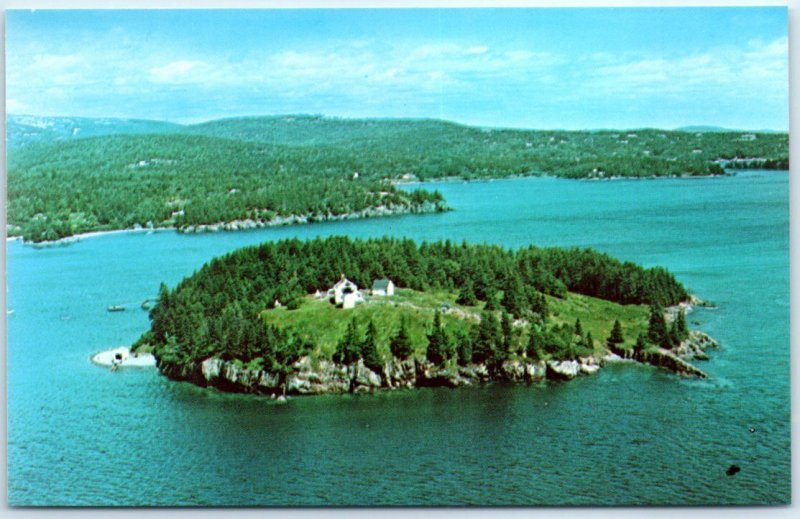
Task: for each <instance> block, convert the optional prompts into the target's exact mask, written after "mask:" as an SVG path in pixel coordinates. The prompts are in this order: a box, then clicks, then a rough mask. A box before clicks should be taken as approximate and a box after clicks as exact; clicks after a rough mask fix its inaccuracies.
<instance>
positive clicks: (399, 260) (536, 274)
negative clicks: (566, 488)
mask: <svg viewBox="0 0 800 519" xmlns="http://www.w3.org/2000/svg"><path fill="white" fill-rule="evenodd" d="M554 254H555V253H554V252H553V250H552V249H538V248H535V247H528V248H525V249H521V250H519V251H509V250H506V249H503V248H501V247H496V246H489V245H468V244H462V245H460V246H453V245H452V244H449V243H448V242H439V243H426V244H423V245H417V244H416V243H414V242H413V241H411V240H400V239H393V238H381V239H372V240H351V239H349V238H345V237H330V238H326V239H321V238H317V239H314V240H309V241H301V240H297V239H289V240H283V241H279V242H268V243H264V244H262V245H259V246H251V247H246V248H243V249H240V250H238V251H234V252H232V253H230V254H228V255H226V256H223V257H220V258H215V259H213V260H211V261H210V262H209V263H207V264H206V265H204V266H203V267H202V268H201V269H200V270H199V271H198V272H197V273H195V274H194V275H192V276H190V277H188V278H186V279H184V280H183V281H181V282H180V283H179V284H178V286H177V287H175V289H174V290H169V289H168V288H167V287H166V286H163V285H162V286H161V288H160V291H159V298H158V302H157V304H156V305H154V307H153V308H152V310H151V311H150V318H151V320H152V326H151V331H150V333H149V334H148V336H147V338H144V337H143V338H142V341H145V340H146V341H147V342H148V344H152V345H153V346H154V349H155V353H156V356H157V357H159V358H161V356H163V357H164V358H168V359H169V360H170V361H175V362H190V361H202V360H203V359H205V358H208V357H210V356H214V355H216V356H220V357H225V358H238V359H239V360H242V361H249V360H253V359H258V358H265V359H267V358H269V359H280V358H285V359H296V358H298V355H300V354H301V353H300V352H303V351H308V350H310V349H312V346H313V344H311V343H310V338H308V337H300V336H295V334H292V333H290V332H288V331H278V330H275V329H271V328H267V327H265V325H264V323H263V321H262V319H261V315H260V314H261V313H262V312H265V311H266V312H269V311H272V310H271V308H272V303H273V302H274V301H275V299H280V298H287V297H288V298H289V301H297V302H298V304H300V302H302V301H303V300H304V299H303V297H300V296H301V295H305V294H310V293H312V292H314V290H317V289H321V290H324V289H326V288H328V287H330V286H332V285H333V284H334V283H335V282H336V281H337V280H338V279H339V277H340V275H341V274H342V273H346V274H347V275H348V276H349V277H350V279H352V280H353V281H354V282H355V283H356V284H358V285H359V286H369V285H370V284H371V283H372V280H373V279H376V278H382V277H388V278H390V279H392V280H393V281H394V282H395V284H397V285H398V286H400V287H405V288H410V289H414V290H420V291H424V290H429V289H448V287H454V286H463V282H464V276H467V275H469V276H475V279H476V280H478V281H476V283H475V284H476V287H477V286H478V285H479V284H480V285H482V286H484V287H489V289H490V290H491V286H492V283H494V282H495V280H498V279H503V278H504V276H506V275H507V273H508V272H509V271H511V270H512V269H513V268H514V266H515V265H519V264H521V263H522V264H525V265H528V266H530V267H531V268H524V269H520V270H519V276H520V280H521V283H522V284H523V285H524V286H530V287H543V288H545V287H548V286H549V287H551V288H553V287H557V286H559V284H560V286H562V287H563V286H570V287H571V286H572V284H573V283H574V278H573V277H572V276H579V273H576V272H574V271H570V272H565V271H563V270H560V269H556V270H553V271H549V270H548V269H547V268H545V265H549V263H548V262H546V261H539V260H537V259H536V258H537V256H538V257H540V259H541V258H544V257H549V256H552V255H554ZM570 254H574V255H575V256H576V257H579V258H586V257H587V256H588V255H590V254H593V255H594V256H593V257H594V261H593V262H592V265H594V266H593V267H592V268H593V269H594V271H595V274H594V276H595V277H594V279H595V281H596V282H597V283H600V284H604V283H605V281H604V278H603V274H602V273H610V272H614V271H615V269H616V268H617V267H618V266H619V265H621V264H620V263H619V262H617V261H616V260H614V259H612V258H610V257H609V256H607V255H605V254H600V253H596V252H593V253H590V252H588V251H585V250H580V251H579V250H572V251H562V252H559V253H558V255H559V256H563V257H564V258H566V257H569V255H570ZM476 265H480V268H476V267H475V266H476ZM534 265H535V266H534ZM598 265H599V266H600V267H598ZM626 269H627V270H628V271H629V272H631V273H633V274H632V276H633V277H634V278H635V279H636V280H638V281H637V283H640V284H634V285H630V286H631V287H632V290H634V291H635V292H636V293H637V294H638V296H637V297H639V298H641V299H643V300H644V301H646V302H653V301H661V300H663V299H665V298H666V297H668V294H685V290H684V289H683V287H682V286H681V285H680V283H678V282H677V281H676V280H675V278H674V277H672V276H671V275H668V274H666V272H665V271H663V270H661V269H643V268H641V267H634V266H628V267H626ZM478 272H480V274H478ZM287 273H288V274H287ZM575 288H576V289H578V290H577V291H578V292H580V290H581V289H584V288H585V287H584V286H582V285H580V284H579V285H577V286H576V287H575ZM537 289H538V288H537ZM590 290H591V291H592V292H596V290H595V289H594V288H591V289H590ZM476 292H477V290H476ZM612 294H613V293H612ZM616 295H619V294H618V293H617V294H616ZM537 299H539V300H540V301H541V300H542V299H544V296H543V295H541V294H539V297H538V298H537ZM612 300H613V299H612ZM281 301H282V302H283V299H281ZM675 302H677V301H670V303H675ZM406 325H407V323H406V324H401V327H400V330H399V331H398V333H397V335H395V336H394V337H393V338H392V340H391V343H390V348H391V350H392V354H393V355H394V356H396V357H398V358H406V357H408V356H409V355H411V353H412V351H411V345H410V344H409V340H408V330H407V329H406V330H404V329H403V328H404V326H406ZM565 328H568V329H569V330H568V332H566V333H567V336H568V337H566V336H565V335H564V333H565V332H564V329H565ZM573 332H574V330H573V327H572V326H569V325H564V326H563V327H560V328H558V329H556V330H552V329H551V330H548V331H547V332H546V333H544V332H543V337H542V348H543V353H547V354H555V355H556V356H565V355H568V354H570V353H571V352H572V349H573V345H572V339H573V338H574V333H573ZM360 333H361V332H360V331H359V330H358V327H357V324H356V323H355V322H351V323H350V326H349V327H348V330H347V334H346V337H345V338H343V339H342V341H340V344H339V348H338V351H337V353H336V359H337V360H339V361H340V362H342V361H346V362H347V363H351V362H353V361H354V360H357V359H358V358H359V357H360V356H362V355H364V353H362V352H361V351H360V349H361V346H362V345H363V338H362V337H361V335H360ZM438 333H439V332H437V336H436V338H435V339H434V340H435V341H438V340H439V339H440V336H439V335H438ZM446 333H447V332H446V331H444V330H441V334H443V335H446ZM506 335H508V334H506ZM511 335H513V333H512V334H511ZM472 339H473V340H472V341H471V342H470V346H471V350H472V351H471V357H472V358H473V360H474V361H475V362H483V361H485V360H490V361H491V362H495V361H496V360H497V359H502V358H505V356H507V355H508V354H509V353H510V352H512V351H515V350H516V346H515V345H514V340H515V339H514V338H512V339H511V340H508V339H505V342H504V334H503V333H502V330H501V327H500V323H499V322H498V318H497V316H496V315H495V312H484V315H483V319H482V321H481V323H480V324H479V325H477V326H476V327H475V332H474V335H473V337H472ZM439 342H440V343H441V344H443V345H446V347H444V348H443V349H439V347H438V345H437V348H435V349H436V350H437V351H435V352H433V355H434V356H436V355H438V356H439V357H442V358H450V357H452V356H453V355H455V351H454V349H453V348H454V347H453V345H452V341H445V340H441V341H439ZM659 344H660V343H659ZM287 348H288V349H287ZM378 351H380V350H378ZM465 352H466V350H464V351H461V352H459V356H460V357H462V356H463V357H462V358H467V356H466V353H465ZM270 362H272V361H270ZM276 362H278V361H276ZM375 362H376V363H377V360H376V361H375Z"/></svg>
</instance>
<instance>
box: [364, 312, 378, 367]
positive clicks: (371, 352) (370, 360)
mask: <svg viewBox="0 0 800 519" xmlns="http://www.w3.org/2000/svg"><path fill="white" fill-rule="evenodd" d="M378 340H379V339H378V329H377V328H376V327H375V322H374V321H373V320H372V319H370V320H369V323H368V324H367V333H366V334H365V335H364V342H363V344H362V345H361V355H362V356H363V358H364V365H365V366H366V367H368V368H369V369H371V370H372V371H375V372H378V373H380V371H381V369H383V358H382V357H381V354H380V352H379V351H378Z"/></svg>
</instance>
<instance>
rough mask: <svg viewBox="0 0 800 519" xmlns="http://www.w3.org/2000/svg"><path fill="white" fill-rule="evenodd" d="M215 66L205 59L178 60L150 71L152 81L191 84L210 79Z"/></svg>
mask: <svg viewBox="0 0 800 519" xmlns="http://www.w3.org/2000/svg"><path fill="white" fill-rule="evenodd" d="M214 70H215V69H214V67H212V66H211V65H209V64H208V63H206V62H204V61H196V60H178V61H172V62H170V63H167V64H166V65H163V66H160V67H153V68H151V69H150V70H149V71H148V74H149V78H150V81H152V82H154V83H166V84H190V83H200V82H204V81H208V79H209V76H210V75H212V74H213V72H214Z"/></svg>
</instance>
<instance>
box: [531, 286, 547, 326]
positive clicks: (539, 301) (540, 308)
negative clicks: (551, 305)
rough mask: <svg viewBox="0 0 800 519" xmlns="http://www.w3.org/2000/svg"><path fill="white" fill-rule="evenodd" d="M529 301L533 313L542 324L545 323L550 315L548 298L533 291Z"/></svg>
mask: <svg viewBox="0 0 800 519" xmlns="http://www.w3.org/2000/svg"><path fill="white" fill-rule="evenodd" d="M528 299H530V301H531V312H532V313H533V314H534V315H536V316H538V318H539V321H540V322H543V321H544V320H545V319H546V318H547V313H548V308H547V298H546V297H545V295H544V294H543V293H541V292H537V291H536V290H532V292H531V294H530V296H529V298H528Z"/></svg>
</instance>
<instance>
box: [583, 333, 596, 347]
mask: <svg viewBox="0 0 800 519" xmlns="http://www.w3.org/2000/svg"><path fill="white" fill-rule="evenodd" d="M583 346H584V347H585V348H586V349H587V350H589V352H593V351H594V339H593V338H592V332H588V331H587V332H586V338H585V339H584V341H583Z"/></svg>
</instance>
